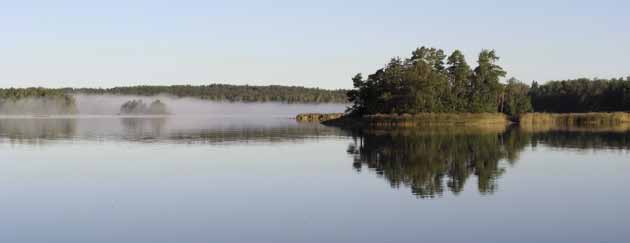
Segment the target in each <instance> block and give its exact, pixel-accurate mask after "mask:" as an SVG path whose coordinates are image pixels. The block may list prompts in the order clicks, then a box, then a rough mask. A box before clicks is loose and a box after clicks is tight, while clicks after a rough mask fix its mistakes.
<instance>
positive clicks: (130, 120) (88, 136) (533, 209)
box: [0, 106, 630, 243]
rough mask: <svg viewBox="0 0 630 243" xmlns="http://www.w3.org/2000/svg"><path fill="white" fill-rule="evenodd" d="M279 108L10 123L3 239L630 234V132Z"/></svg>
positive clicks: (462, 238) (529, 238) (540, 238)
mask: <svg viewBox="0 0 630 243" xmlns="http://www.w3.org/2000/svg"><path fill="white" fill-rule="evenodd" d="M299 109H306V110H308V111H330V110H335V109H342V107H336V108H335V107H310V108H309V107H306V106H303V107H299ZM309 109H310V110H309ZM227 110H230V109H227ZM269 110H273V109H269ZM269 110H266V111H265V112H258V113H257V112H238V113H237V114H231V115H227V114H229V113H228V112H226V113H224V114H215V115H194V114H187V115H180V116H171V117H118V116H104V115H96V116H80V117H53V118H39V119H33V118H28V117H9V118H6V117H5V118H1V119H0V149H1V151H2V152H0V166H1V168H2V169H0V197H1V198H2V199H1V200H0V215H2V218H1V219H0V222H1V223H0V241H1V242H134V243H136V242H318V243H319V242H630V231H629V230H628V226H629V225H630V207H628V205H630V193H629V191H628V189H627V188H628V186H629V185H630V157H629V153H628V151H629V150H628V149H630V132H628V130H627V129H599V130H589V129H566V130H562V129H561V130H544V129H540V130H538V131H525V130H522V129H510V128H506V129H503V128H484V129H464V128H451V129H414V130H398V131H378V130H371V131H362V132H356V131H355V132H351V131H344V130H341V129H337V128H331V127H325V126H322V125H319V124H313V123H307V124H300V123H296V122H295V121H293V120H291V119H289V117H290V116H292V115H295V113H292V112H293V111H290V112H285V111H276V112H269ZM290 113H291V114H290Z"/></svg>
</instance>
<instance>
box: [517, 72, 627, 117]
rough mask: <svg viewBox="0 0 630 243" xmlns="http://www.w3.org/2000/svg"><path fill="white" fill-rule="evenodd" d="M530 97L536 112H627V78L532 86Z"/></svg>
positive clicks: (564, 81) (548, 83)
mask: <svg viewBox="0 0 630 243" xmlns="http://www.w3.org/2000/svg"><path fill="white" fill-rule="evenodd" d="M529 95H530V97H531V100H532V106H533V107H534V110H535V111H539V112H558V113H565V112H598V111H601V112H612V111H630V77H626V78H625V79H624V78H613V79H585V78H583V79H573V80H561V81H550V82H547V83H545V84H542V85H539V84H538V83H537V82H532V86H531V89H530V90H529Z"/></svg>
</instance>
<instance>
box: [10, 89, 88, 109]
mask: <svg viewBox="0 0 630 243" xmlns="http://www.w3.org/2000/svg"><path fill="white" fill-rule="evenodd" d="M76 112H77V106H76V102H75V99H74V98H73V97H72V96H71V95H68V94H66V93H65V92H64V91H63V90H58V89H46V88H19V89H16V88H9V89H0V114H10V115H14V114H35V115H54V114H74V113H76Z"/></svg>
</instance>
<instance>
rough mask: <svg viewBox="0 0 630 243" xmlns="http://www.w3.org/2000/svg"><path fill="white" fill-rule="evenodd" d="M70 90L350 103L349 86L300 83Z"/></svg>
mask: <svg viewBox="0 0 630 243" xmlns="http://www.w3.org/2000/svg"><path fill="white" fill-rule="evenodd" d="M64 91H65V92H66V93H82V94H97V95H102V94H111V95H140V96H153V95H160V94H166V95H173V96H176V97H192V98H199V99H203V100H213V101H229V102H283V103H346V102H347V101H346V96H345V93H346V92H347V91H346V90H326V89H319V88H305V87H299V86H281V85H269V86H251V85H228V84H210V85H197V86H195V85H171V86H149V85H143V86H131V87H115V88H106V89H103V88H78V89H75V88H66V89H64Z"/></svg>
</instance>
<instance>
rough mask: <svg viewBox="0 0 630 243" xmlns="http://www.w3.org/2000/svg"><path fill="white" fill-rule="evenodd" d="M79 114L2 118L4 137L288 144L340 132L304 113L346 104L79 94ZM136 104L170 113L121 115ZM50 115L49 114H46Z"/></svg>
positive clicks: (41, 140)
mask: <svg viewBox="0 0 630 243" xmlns="http://www.w3.org/2000/svg"><path fill="white" fill-rule="evenodd" d="M74 98H75V100H76V104H77V109H78V112H77V114H75V115H53V116H33V115H29V113H26V114H24V113H22V114H24V115H19V116H0V139H8V140H9V141H10V142H11V143H36V144H48V143H51V142H55V141H60V140H91V141H93V140H98V141H103V140H115V141H118V140H125V141H143V142H169V143H173V142H177V143H186V142H191V143H199V142H212V143H214V142H225V141H244V140H252V141H264V140H267V141H286V140H295V139H305V138H308V137H314V136H321V135H337V134H339V132H340V131H339V130H336V129H333V128H327V127H324V126H321V125H319V124H308V123H298V122H296V121H295V120H294V119H293V118H294V117H295V115H297V114H298V113H302V112H321V113H327V112H343V111H344V110H345V105H344V104H285V103H237V102H215V101H205V100H200V99H193V98H177V97H172V96H166V95H161V96H151V97H146V96H115V95H76V96H75V97H74ZM130 100H142V101H143V102H144V103H151V102H153V101H155V100H160V101H161V102H163V103H164V104H166V106H167V109H168V111H169V115H119V113H120V107H121V105H122V104H124V103H125V102H127V101H130ZM44 114H45V113H44Z"/></svg>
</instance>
